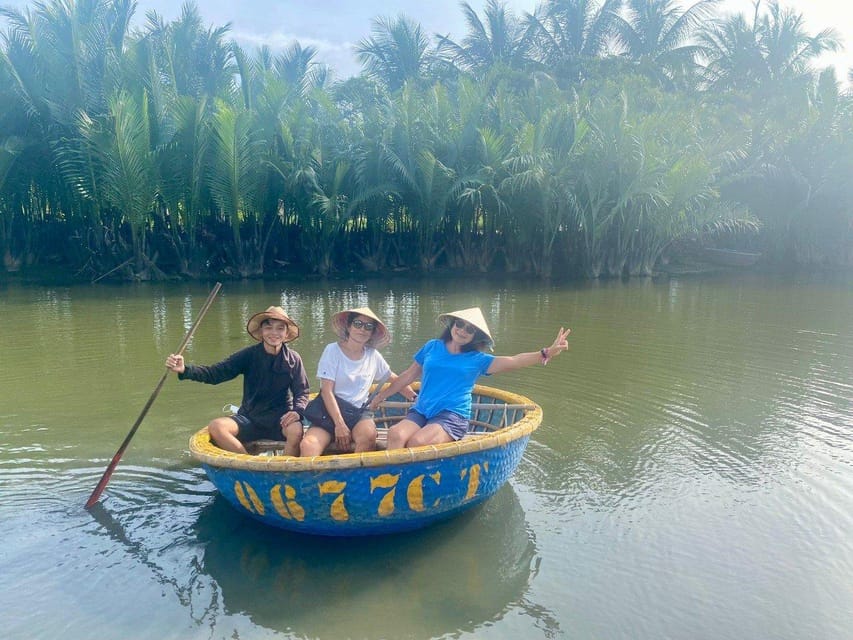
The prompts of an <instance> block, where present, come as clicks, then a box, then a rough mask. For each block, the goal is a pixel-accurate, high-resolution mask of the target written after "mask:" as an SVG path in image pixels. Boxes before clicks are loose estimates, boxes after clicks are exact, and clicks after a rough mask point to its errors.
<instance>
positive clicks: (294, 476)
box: [190, 387, 542, 536]
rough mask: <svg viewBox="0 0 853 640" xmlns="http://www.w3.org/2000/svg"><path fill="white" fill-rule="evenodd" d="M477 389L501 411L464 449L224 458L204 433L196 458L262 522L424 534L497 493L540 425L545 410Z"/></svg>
mask: <svg viewBox="0 0 853 640" xmlns="http://www.w3.org/2000/svg"><path fill="white" fill-rule="evenodd" d="M475 391H477V392H478V393H477V398H478V399H487V400H488V401H489V402H490V403H491V402H495V404H487V405H485V406H486V408H485V409H479V410H478V413H477V419H475V420H473V421H472V424H475V423H476V424H478V425H479V426H480V429H481V430H480V431H479V432H478V433H475V434H473V435H472V436H470V437H466V438H465V439H463V440H461V441H459V442H452V443H447V444H441V445H435V446H429V447H418V448H414V449H399V450H394V451H383V450H380V451H373V452H368V453H358V454H355V453H350V454H338V455H326V456H317V457H315V458H309V459H305V458H292V457H288V456H280V455H273V456H251V455H245V454H234V453H230V452H226V451H223V450H221V449H219V448H217V447H216V446H215V445H214V444H213V443H211V441H210V437H209V435H208V433H207V429H206V428H205V429H201V430H200V431H198V432H197V433H196V434H195V435H194V436H193V437H192V438H191V439H190V451H191V452H192V454H193V456H194V457H195V458H196V459H198V460H199V461H200V462H201V464H202V467H203V468H204V470H205V472H206V473H207V475H208V477H209V478H210V480H211V482H213V484H214V485H216V488H217V489H218V490H219V491H220V493H221V494H222V495H223V496H224V497H225V499H226V500H227V501H228V502H229V503H230V504H231V505H232V506H233V507H234V508H236V509H237V510H239V511H241V512H243V513H245V514H247V515H249V516H251V517H252V518H255V519H257V520H259V521H261V522H263V523H264V524H267V525H271V526H274V527H279V528H282V529H288V530H292V531H298V532H302V533H308V534H317V535H324V536H362V535H377V534H387V533H396V532H400V531H408V530H412V529H418V528H421V527H425V526H428V525H430V524H432V523H435V522H438V521H441V520H444V519H446V518H449V517H451V516H453V515H455V514H457V513H459V512H461V511H463V510H465V509H469V508H471V507H473V506H474V505H476V504H479V503H481V502H483V501H484V500H486V499H488V498H489V497H491V496H492V495H494V494H495V493H496V492H497V491H498V490H499V489H500V488H501V487H502V486H503V485H504V483H506V481H507V480H509V478H510V476H512V474H513V472H514V471H515V469H516V467H517V466H518V463H519V462H520V461H521V458H522V456H523V454H524V450H525V448H526V447H527V443H528V442H529V440H530V433H531V432H532V431H533V430H535V429H536V428H537V427H538V425H539V423H540V422H541V418H542V410H541V408H539V407H538V405H535V404H533V403H531V402H530V401H529V400H527V399H526V398H524V397H522V396H517V395H515V394H510V393H509V392H505V391H499V390H497V389H490V388H488V387H477V388H476V389H475ZM504 405H506V406H507V407H513V409H512V411H513V413H508V410H507V409H505V408H503V407H504ZM480 406H483V405H482V403H481V405H480ZM508 416H510V417H509V418H508ZM504 425H505V426H504Z"/></svg>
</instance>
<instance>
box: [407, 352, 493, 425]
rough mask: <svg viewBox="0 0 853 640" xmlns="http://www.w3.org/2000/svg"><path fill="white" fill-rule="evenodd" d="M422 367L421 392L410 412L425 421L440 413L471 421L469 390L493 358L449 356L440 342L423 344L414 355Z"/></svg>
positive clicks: (478, 354) (476, 354) (472, 354)
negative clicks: (419, 415)
mask: <svg viewBox="0 0 853 640" xmlns="http://www.w3.org/2000/svg"><path fill="white" fill-rule="evenodd" d="M414 359H415V362H417V363H418V364H419V365H421V367H423V374H422V375H421V391H420V393H419V394H418V399H417V401H416V402H415V406H413V407H412V408H413V409H414V410H415V411H417V412H418V413H421V414H423V415H424V416H426V417H427V419H429V418H432V417H433V416H435V415H436V414H438V413H439V412H441V411H452V412H453V413H456V414H459V415H460V416H462V417H463V418H470V417H471V390H472V389H473V388H474V383H475V382H476V380H477V378H479V377H480V376H482V375H487V374H486V371H488V369H489V367H490V366H491V364H492V360H494V359H495V356H493V355H491V354H490V353H483V352H482V351H467V352H465V353H450V352H449V351H448V350H447V347H446V346H445V344H444V341H442V340H438V339H434V340H430V341H429V342H427V343H426V344H425V345H424V346H423V347H421V349H420V351H418V352H417V353H416V354H415V358H414Z"/></svg>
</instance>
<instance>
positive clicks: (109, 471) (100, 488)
mask: <svg viewBox="0 0 853 640" xmlns="http://www.w3.org/2000/svg"><path fill="white" fill-rule="evenodd" d="M221 288H222V283H221V282H217V283H216V285H214V287H213V289H212V290H211V292H210V295H208V296H207V300H205V302H204V305H202V307H201V309H200V310H199V312H198V317H196V319H195V322H193V325H192V326H191V327H190V329H189V331H187V334H186V335H185V336H184V340H183V342H181V344H180V346H179V347H178V350H177V351H176V352H175V353H176V354H178V355H180V354H182V353H183V352H184V349H186V348H187V345H188V344H189V342H190V340H191V339H192V337H193V334H194V333H195V330H196V329H197V328H198V325H199V324H200V323H201V319H202V318H203V317H204V314H205V313H207V310H208V309H209V308H210V305H212V304H213V299H214V298H215V297H216V294H217V293H219V290H220V289H221ZM168 376H169V370H168V369H166V370H165V371H164V372H163V375H162V376H160V381H159V382H158V383H157V386H156V387H155V388H154V391H153V392H152V393H151V396H150V397H149V398H148V402H146V403H145V406H144V407H142V412H141V413H140V414H139V417H138V418H137V419H136V422H134V423H133V426H132V427H131V428H130V431H129V432H128V434H127V436H125V438H124V442H122V443H121V446H120V447H119V448H118V451H116V453H115V455H114V456H113V459H112V461H110V464H109V465H108V466H107V468H106V469H105V470H104V475H102V476H101V479H100V480H99V481H98V484H97V486H96V487H95V490H94V491H92V495H90V496H89V499H88V500H87V501H86V508H87V509H88V508H89V507H91V506H92V505H93V504H95V503H96V502H97V501H98V499H99V498H100V497H101V494H102V493H103V492H104V488H105V487H106V486H107V483H108V482H109V481H110V476H112V475H113V471H115V468H116V466H118V463H119V460H121V457H122V456H123V455H124V451H125V449H127V447H128V445H129V444H130V441H131V440H132V439H133V436H134V434H135V433H136V430H137V429H139V425H140V424H142V420H143V419H144V418H145V415H146V414H147V413H148V410H149V409H150V408H151V405H153V404H154V400H155V399H156V398H157V395H158V394H159V393H160V389H162V388H163V384H164V383H165V382H166V378H167V377H168Z"/></svg>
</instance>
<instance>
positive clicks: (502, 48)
mask: <svg viewBox="0 0 853 640" xmlns="http://www.w3.org/2000/svg"><path fill="white" fill-rule="evenodd" d="M461 6H462V12H463V14H464V15H465V22H466V23H467V25H468V34H467V35H466V36H465V38H464V39H463V40H462V42H461V43H459V44H457V43H456V42H454V41H453V40H451V39H450V38H449V37H447V36H439V37H438V49H437V53H438V55H439V56H442V57H446V58H448V59H449V60H450V61H452V62H453V64H455V65H456V66H458V67H459V68H461V69H464V70H466V71H468V72H470V73H473V74H476V75H478V76H482V75H483V74H484V73H485V72H486V71H487V70H488V69H490V68H491V67H493V66H495V65H503V66H506V67H510V68H514V69H523V68H524V67H526V66H527V65H528V64H529V62H530V60H529V58H528V54H529V49H530V41H529V40H528V39H527V38H526V37H525V36H526V35H527V31H526V30H525V29H524V28H523V25H522V24H521V22H519V20H518V18H516V16H515V14H514V13H513V12H512V11H511V10H510V9H508V8H507V5H506V3H505V2H500V1H499V0H488V2H487V3H486V7H485V9H484V10H483V18H482V19H481V18H480V16H478V15H477V12H476V11H475V10H474V9H473V8H472V7H471V5H470V4H468V3H467V2H463V3H462V5H461Z"/></svg>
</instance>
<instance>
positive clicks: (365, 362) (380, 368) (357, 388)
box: [317, 342, 391, 406]
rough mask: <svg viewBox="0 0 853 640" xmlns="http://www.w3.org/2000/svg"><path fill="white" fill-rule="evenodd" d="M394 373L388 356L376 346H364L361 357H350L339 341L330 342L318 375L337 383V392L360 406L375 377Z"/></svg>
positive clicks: (368, 392)
mask: <svg viewBox="0 0 853 640" xmlns="http://www.w3.org/2000/svg"><path fill="white" fill-rule="evenodd" d="M390 373H391V367H389V366H388V363H387V362H385V358H383V357H382V354H381V353H379V352H378V351H377V350H376V349H374V348H373V347H365V349H364V355H363V356H362V357H361V360H350V359H349V358H348V357H347V356H346V355H345V354H344V352H343V351H342V350H341V346H340V345H339V344H338V343H337V342H332V343H331V344H327V345H326V348H325V349H323V355H322V356H320V363H319V364H318V365H317V377H318V378H320V379H321V380H331V381H333V382H334V383H335V395H336V396H340V397H341V398H343V399H344V400H347V401H349V402H351V403H353V404H354V405H356V406H361V405H362V404H364V402H365V401H366V400H367V396H368V395H369V394H370V385H371V384H372V383H373V381H374V380H382V379H383V378H385V377H386V376H388V374H390Z"/></svg>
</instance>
